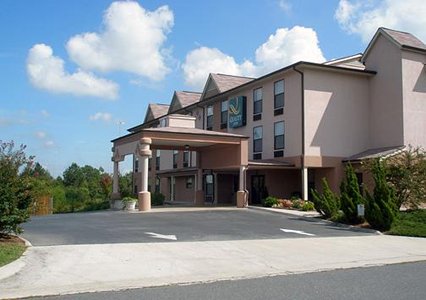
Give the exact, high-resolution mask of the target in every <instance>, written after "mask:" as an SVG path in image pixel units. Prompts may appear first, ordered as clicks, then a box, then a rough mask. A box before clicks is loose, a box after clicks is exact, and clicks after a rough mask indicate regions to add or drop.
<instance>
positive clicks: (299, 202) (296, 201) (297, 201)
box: [291, 199, 305, 209]
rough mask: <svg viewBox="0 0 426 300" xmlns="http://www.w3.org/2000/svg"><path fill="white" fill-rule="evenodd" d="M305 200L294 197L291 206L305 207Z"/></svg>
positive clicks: (294, 207)
mask: <svg viewBox="0 0 426 300" xmlns="http://www.w3.org/2000/svg"><path fill="white" fill-rule="evenodd" d="M304 202H305V201H303V200H300V199H292V200H291V208H293V209H301V208H302V207H303V204H304Z"/></svg>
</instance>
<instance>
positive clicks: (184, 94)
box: [168, 91, 201, 114]
mask: <svg viewBox="0 0 426 300" xmlns="http://www.w3.org/2000/svg"><path fill="white" fill-rule="evenodd" d="M200 98H201V93H198V92H189V91H175V92H174V93H173V98H172V102H171V104H170V107H169V111H168V113H169V114H170V113H173V112H174V111H177V110H179V109H181V108H184V107H187V106H189V105H192V104H194V103H197V102H198V101H200Z"/></svg>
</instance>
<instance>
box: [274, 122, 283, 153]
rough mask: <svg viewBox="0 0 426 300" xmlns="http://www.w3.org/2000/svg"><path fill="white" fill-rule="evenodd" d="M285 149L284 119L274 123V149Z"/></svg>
mask: <svg viewBox="0 0 426 300" xmlns="http://www.w3.org/2000/svg"><path fill="white" fill-rule="evenodd" d="M280 149H284V121H281V122H276V123H275V124H274V150H280Z"/></svg>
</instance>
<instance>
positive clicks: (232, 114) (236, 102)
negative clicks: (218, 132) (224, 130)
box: [228, 96, 247, 128]
mask: <svg viewBox="0 0 426 300" xmlns="http://www.w3.org/2000/svg"><path fill="white" fill-rule="evenodd" d="M246 111H247V98H246V97H244V96H238V97H235V98H231V99H229V101H228V114H229V120H228V121H229V127H230V128H238V127H241V126H245V125H246V117H247V112H246Z"/></svg>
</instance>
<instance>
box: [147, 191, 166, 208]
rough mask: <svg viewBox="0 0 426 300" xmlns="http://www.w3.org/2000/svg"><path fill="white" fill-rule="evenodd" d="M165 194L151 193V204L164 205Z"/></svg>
mask: <svg viewBox="0 0 426 300" xmlns="http://www.w3.org/2000/svg"><path fill="white" fill-rule="evenodd" d="M165 198H166V197H165V196H164V195H163V194H161V193H158V192H155V193H152V194H151V205H152V206H161V205H164V200H165Z"/></svg>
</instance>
